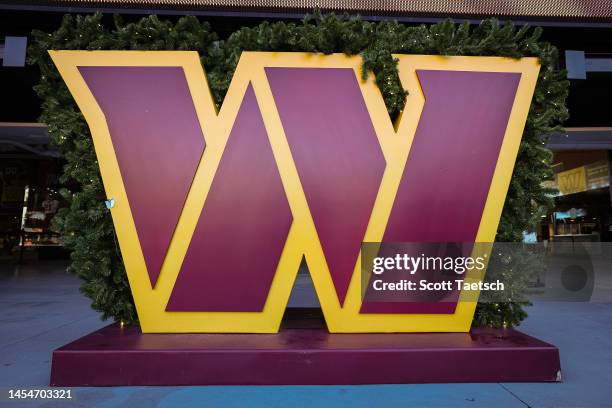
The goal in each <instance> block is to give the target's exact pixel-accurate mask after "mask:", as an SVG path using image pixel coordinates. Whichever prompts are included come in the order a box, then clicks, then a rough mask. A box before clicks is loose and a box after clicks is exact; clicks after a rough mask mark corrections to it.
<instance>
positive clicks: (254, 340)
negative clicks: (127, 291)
mask: <svg viewBox="0 0 612 408" xmlns="http://www.w3.org/2000/svg"><path fill="white" fill-rule="evenodd" d="M284 326H285V327H283V329H282V330H281V331H280V333H278V334H142V333H141V332H140V330H139V329H138V328H134V327H124V328H120V327H118V326H117V325H111V326H107V327H104V328H102V329H100V330H98V331H95V332H93V333H91V334H89V335H87V336H85V337H82V338H80V339H78V340H76V341H74V342H72V343H70V344H67V345H65V346H63V347H61V348H59V349H57V350H55V351H54V352H53V363H52V369H51V385H54V386H111V385H230V384H234V385H239V384H258V385H271V384H383V383H385V384H386V383H388V384H394V383H395V384H397V383H444V382H541V381H559V379H560V362H559V350H558V349H557V348H556V347H555V346H553V345H551V344H548V343H545V342H543V341H540V340H538V339H536V338H533V337H530V336H527V335H525V334H523V333H521V332H519V331H516V330H511V329H507V330H496V329H474V330H472V332H471V333H410V334H329V333H328V332H327V330H326V329H325V328H322V327H321V326H318V327H316V325H313V324H307V325H306V328H303V327H304V325H301V327H302V328H296V327H295V325H291V324H289V325H286V324H285V325H284ZM308 326H310V327H308ZM313 326H314V327H313Z"/></svg>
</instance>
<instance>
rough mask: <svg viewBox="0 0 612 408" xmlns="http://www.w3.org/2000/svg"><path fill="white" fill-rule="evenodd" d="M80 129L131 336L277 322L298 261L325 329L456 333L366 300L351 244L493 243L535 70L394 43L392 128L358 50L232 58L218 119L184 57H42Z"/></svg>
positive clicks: (463, 306) (448, 319)
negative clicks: (122, 277) (133, 314)
mask: <svg viewBox="0 0 612 408" xmlns="http://www.w3.org/2000/svg"><path fill="white" fill-rule="evenodd" d="M51 55H52V57H53V60H54V62H55V63H56V65H57V66H58V68H59V70H60V72H61V75H62V77H63V78H64V80H65V81H66V83H67V84H68V87H69V88H70V91H71V92H72V94H73V95H74V97H75V99H76V101H77V103H78V105H79V107H80V108H81V110H82V112H83V114H84V115H85V117H86V119H87V122H88V123H89V126H90V129H91V131H92V135H93V140H94V144H95V149H96V153H97V156H98V160H99V163H100V169H101V172H102V177H103V180H104V185H105V188H106V192H107V194H108V196H109V197H113V198H114V199H115V201H116V206H115V208H114V209H113V210H112V215H113V220H114V223H115V228H116V230H117V235H118V237H119V243H120V246H121V252H122V254H123V259H124V262H125V265H126V269H127V272H128V277H129V281H130V285H131V288H132V292H133V295H134V299H135V302H136V306H137V309H138V314H139V317H140V321H141V325H142V328H143V331H145V332H275V331H277V330H278V327H279V324H280V321H281V318H282V315H283V312H284V309H285V306H286V304H287V300H288V297H289V294H290V292H291V288H292V285H293V282H294V280H295V276H296V273H297V270H298V267H299V264H300V262H301V260H302V258H303V257H305V259H306V262H307V264H308V267H309V270H310V272H311V275H312V279H313V282H314V285H315V288H316V291H317V295H318V297H319V300H320V302H321V307H322V309H323V312H324V314H325V319H326V321H327V325H328V327H329V329H330V330H331V331H334V332H367V331H384V332H387V331H467V330H468V329H469V326H470V323H471V319H472V316H473V313H474V308H475V303H474V302H473V301H472V302H459V303H458V304H457V305H456V307H454V308H453V309H452V310H450V311H448V313H440V312H439V311H438V312H437V313H435V314H427V313H422V312H421V313H408V312H406V310H405V309H397V310H394V309H393V307H392V306H390V307H387V308H384V310H377V309H375V308H374V309H369V308H363V307H362V305H361V291H360V278H359V270H360V268H359V257H360V251H359V250H360V245H361V243H362V241H371V242H380V241H393V242H415V241H419V242H450V241H452V242H476V241H477V242H491V241H492V240H493V239H494V237H495V231H496V229H497V225H498V222H499V217H500V214H501V210H502V206H503V203H504V199H505V195H506V191H507V189H508V184H509V182H510V177H511V174H512V168H513V166H514V161H515V158H516V154H517V151H518V147H519V144H520V139H521V134H522V130H523V126H524V123H525V119H526V117H527V113H528V109H529V104H530V100H531V96H532V93H533V89H534V86H535V82H536V79H537V73H538V70H539V66H538V64H537V61H536V60H535V59H533V58H524V59H521V60H511V59H505V58H496V57H495V58H494V57H437V56H415V55H398V56H397V57H398V58H399V71H400V77H401V80H402V83H403V85H404V87H405V88H406V89H407V90H408V91H409V93H410V94H409V97H408V101H407V105H406V108H405V111H404V113H403V115H402V117H401V120H400V121H399V123H398V124H397V127H394V126H393V124H392V123H391V121H390V120H389V116H388V115H387V112H386V109H385V106H384V102H383V99H382V97H381V95H380V92H379V91H378V89H377V88H376V85H375V83H374V81H373V79H372V78H370V79H369V80H368V81H366V82H362V81H361V80H360V78H361V73H360V64H361V59H360V58H359V57H346V56H344V55H329V56H321V55H315V54H304V53H255V52H245V53H243V54H242V57H241V59H240V63H239V65H238V68H237V70H236V73H235V75H234V78H233V81H232V84H231V86H230V89H229V91H228V94H227V96H226V98H225V102H224V103H223V107H222V108H221V109H220V111H219V113H217V112H216V109H215V106H214V103H213V101H212V99H211V96H210V92H209V89H208V86H207V82H206V77H205V75H204V72H203V70H202V67H201V65H200V61H199V58H198V55H197V53H195V52H138V51H118V52H116V51H95V52H91V51H55V52H51Z"/></svg>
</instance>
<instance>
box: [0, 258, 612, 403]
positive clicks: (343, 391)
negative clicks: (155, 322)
mask: <svg viewBox="0 0 612 408" xmlns="http://www.w3.org/2000/svg"><path fill="white" fill-rule="evenodd" d="M64 267H65V264H63V263H61V262H46V263H42V262H41V263H35V264H30V265H23V266H19V267H15V266H10V265H0V406H7V407H21V406H43V407H55V406H57V407H63V406H79V407H92V406H95V407H123V406H129V407H131V408H136V407H226V408H231V407H269V408H271V407H288V406H290V407H319V406H321V407H322V406H325V407H327V406H333V407H350V408H359V407H372V406H380V407H473V408H475V407H486V408H491V407H495V408H503V407H555V408H561V407H589V408H590V407H593V408H594V407H612V375H611V374H612V302H610V301H609V300H610V299H608V302H607V303H606V302H598V303H570V302H546V303H540V304H538V305H536V306H534V307H532V308H530V309H529V314H530V317H529V318H528V319H527V320H526V321H525V322H524V324H523V325H522V326H521V330H522V331H524V332H526V333H528V334H531V335H534V336H536V337H538V338H540V339H542V340H545V341H548V342H551V343H553V344H555V345H557V346H558V347H559V348H560V350H561V360H562V362H561V364H562V370H563V382H562V383H553V384H517V383H513V384H425V385H371V386H290V387H287V386H283V387H280V386H270V387H237V386H227V387H108V388H74V389H73V390H72V392H73V399H72V400H70V401H67V400H59V401H41V400H39V401H33V402H24V401H15V400H9V399H8V390H9V389H11V388H41V387H46V386H47V383H48V380H49V369H50V357H51V352H52V350H53V349H55V348H57V347H59V346H61V345H63V344H65V343H67V342H69V341H72V340H74V339H76V338H77V337H80V336H82V335H85V334H87V333H89V332H91V331H92V330H95V329H98V328H100V327H102V326H104V325H106V324H107V323H105V322H102V321H100V319H99V317H98V315H97V314H96V313H95V312H93V311H92V310H91V309H90V308H89V302H88V299H86V298H85V297H84V296H83V295H81V294H80V293H79V291H78V287H79V281H78V280H77V279H76V278H74V277H72V276H69V275H67V274H66V273H65V272H64ZM305 286H306V285H305V284H304V283H303V282H300V283H299V285H298V287H305ZM603 300H604V301H605V299H603ZM294 301H295V299H293V298H292V302H294Z"/></svg>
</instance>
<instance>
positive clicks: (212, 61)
mask: <svg viewBox="0 0 612 408" xmlns="http://www.w3.org/2000/svg"><path fill="white" fill-rule="evenodd" d="M540 34H541V29H539V28H536V29H529V28H527V27H521V28H520V29H517V28H516V27H514V26H513V25H512V24H510V23H508V24H505V25H500V24H499V22H498V21H497V20H495V19H488V20H484V21H483V22H482V23H481V24H480V25H479V26H477V27H474V28H471V27H470V26H469V24H468V23H464V24H461V25H456V24H454V23H452V22H451V21H444V22H441V23H438V24H434V25H429V26H426V25H421V26H414V27H408V26H405V25H402V24H399V23H397V22H391V21H383V22H375V23H373V22H367V21H363V20H361V19H360V18H359V17H349V16H335V15H333V14H332V15H325V16H323V15H321V14H319V13H315V14H314V15H313V16H309V17H307V18H306V19H305V20H303V21H301V22H298V23H294V22H290V23H287V22H276V23H268V22H263V23H261V24H259V25H258V26H256V27H252V28H242V29H240V30H238V31H236V32H234V33H233V34H231V35H230V36H229V38H227V39H225V40H219V38H218V37H217V35H216V34H215V33H214V32H213V31H211V28H210V26H209V24H207V23H202V22H200V21H199V20H198V19H197V18H195V17H183V18H181V19H179V20H178V21H176V22H171V21H164V20H159V19H158V18H157V17H156V16H149V17H146V18H143V19H141V20H139V21H138V22H135V23H130V24H124V23H123V22H122V21H121V20H120V19H119V18H115V24H114V27H112V28H109V27H107V26H105V25H104V24H103V19H102V15H100V14H96V15H91V16H73V15H66V16H65V17H64V20H63V22H62V24H61V26H60V28H59V29H58V30H57V31H55V32H54V33H44V32H40V31H35V32H34V33H33V37H34V41H33V44H32V45H31V46H30V49H29V63H30V64H33V65H37V66H38V67H39V68H40V71H41V78H40V83H39V84H38V85H37V86H36V87H35V90H36V92H37V93H38V95H39V96H40V98H41V99H42V101H43V105H42V106H43V114H42V116H41V118H40V120H41V121H43V122H45V123H47V124H48V125H49V133H50V135H51V137H52V141H53V143H54V144H55V145H56V146H57V147H58V148H59V149H60V151H61V153H62V155H63V157H64V158H65V160H66V165H65V167H64V172H63V175H62V179H61V181H62V183H64V185H65V186H66V187H65V188H63V189H62V195H63V196H64V198H65V199H66V201H67V202H68V204H69V206H68V208H66V209H63V210H61V211H60V212H59V214H58V215H57V216H56V217H55V220H54V228H55V229H56V230H57V231H58V232H60V233H61V236H62V242H63V245H64V246H65V247H66V248H69V249H70V250H72V262H71V265H70V267H69V270H70V272H72V273H74V274H76V275H78V276H79V277H81V278H82V279H83V281H84V283H83V285H82V288H81V289H82V291H83V292H84V293H85V294H86V295H87V296H89V297H90V298H91V299H92V307H93V308H94V309H95V310H97V311H100V312H102V317H103V318H105V319H106V318H109V317H112V318H114V319H115V320H117V321H123V322H126V323H136V322H137V315H136V310H135V307H134V301H133V299H132V295H131V292H130V289H129V285H128V281H127V277H126V273H125V269H124V266H123V262H122V260H121V255H120V253H119V250H118V248H117V243H116V240H115V235H114V230H113V225H112V221H111V217H110V215H109V212H108V210H107V209H106V208H105V206H104V199H105V194H104V190H103V186H102V182H101V178H100V173H99V170H98V163H97V160H96V156H95V153H94V150H93V146H92V140H91V137H90V134H89V129H88V127H87V124H86V123H85V120H84V119H83V116H82V114H81V113H80V111H79V109H78V108H77V106H76V104H75V103H74V100H73V98H72V96H71V95H70V93H69V92H68V89H67V88H66V86H65V85H64V82H63V81H62V80H61V78H60V76H59V74H58V72H57V70H56V69H55V67H54V65H53V64H52V62H51V60H50V58H49V55H48V53H47V50H51V49H82V50H196V51H198V52H199V54H200V57H201V61H202V65H203V66H204V67H205V69H206V73H207V75H208V81H209V85H210V88H211V90H212V93H213V97H214V100H215V103H216V104H217V105H218V106H220V105H221V103H222V101H223V97H224V95H225V93H226V91H227V88H228V86H229V83H230V80H231V78H232V75H233V73H234V69H235V68H236V64H237V63H238V60H239V58H240V55H241V53H242V51H243V50H249V51H308V52H319V53H326V54H327V53H332V52H340V53H346V54H349V55H355V54H360V55H361V56H362V58H363V75H364V76H366V75H367V74H368V72H372V73H373V74H374V75H375V78H376V82H377V84H378V86H379V88H380V90H381V92H382V95H383V97H384V100H385V103H386V106H387V109H388V111H389V114H390V116H391V117H392V118H395V117H397V115H398V114H399V113H400V112H401V110H402V109H403V106H404V102H405V98H406V91H405V90H404V89H403V88H402V86H401V84H400V81H399V78H398V74H397V62H396V60H394V58H393V56H392V54H393V53H403V54H441V55H494V56H507V57H514V58H518V57H523V56H535V57H538V58H539V59H540V62H541V64H542V67H541V71H540V75H539V79H538V83H537V86H536V90H535V95H534V98H533V102H532V104H531V108H530V111H529V117H528V118H527V123H526V126H525V132H524V134H523V140H522V143H521V147H520V151H519V155H518V160H517V163H516V166H515V170H514V174H513V178H512V182H511V185H510V190H509V192H508V196H507V199H506V203H505V206H504V211H503V215H502V219H501V223H500V226H499V230H498V233H497V240H498V241H520V240H521V239H522V234H523V231H530V230H533V228H534V226H535V225H536V224H537V222H539V220H540V217H541V215H542V214H545V212H546V210H547V208H548V207H549V206H550V204H551V199H550V197H549V195H548V194H549V193H550V191H547V190H546V189H544V188H543V187H542V181H544V180H546V179H549V178H551V177H552V170H551V167H550V161H551V153H550V151H548V150H547V149H545V147H544V146H543V144H544V143H543V142H542V135H545V134H548V133H550V132H551V131H554V130H558V129H557V127H556V126H557V125H559V124H560V123H561V122H562V121H563V120H565V119H566V117H567V110H566V107H565V99H566V96H567V90H568V83H567V81H566V80H564V77H565V76H564V73H563V72H559V71H555V64H556V60H557V50H556V49H555V47H553V46H551V45H550V44H548V43H545V42H540V41H539V37H540ZM513 284H516V285H521V284H524V282H520V281H519V280H518V279H517V280H516V282H513ZM526 304H528V302H526V301H516V302H511V303H503V304H479V305H478V309H477V311H476V316H475V319H474V324H476V325H480V326H482V325H491V326H495V327H500V326H513V325H518V324H519V323H520V321H521V320H522V319H524V318H525V317H526V313H525V312H524V310H523V306H525V305H526Z"/></svg>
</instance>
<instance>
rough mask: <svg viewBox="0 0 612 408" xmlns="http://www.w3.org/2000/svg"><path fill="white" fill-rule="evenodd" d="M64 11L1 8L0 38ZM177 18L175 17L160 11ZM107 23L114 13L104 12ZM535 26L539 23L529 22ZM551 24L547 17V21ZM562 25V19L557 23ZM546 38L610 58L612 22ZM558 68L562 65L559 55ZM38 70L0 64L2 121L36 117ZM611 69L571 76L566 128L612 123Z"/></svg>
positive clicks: (238, 21)
mask: <svg viewBox="0 0 612 408" xmlns="http://www.w3.org/2000/svg"><path fill="white" fill-rule="evenodd" d="M63 14H64V12H57V11H21V10H3V9H0V41H2V40H3V39H4V37H5V36H6V35H18V36H28V35H29V34H30V32H31V31H32V30H33V29H39V30H44V31H53V30H55V29H56V28H57V27H59V25H60V23H61V19H62V16H63ZM142 16H143V15H139V14H124V15H123V17H124V20H125V21H132V20H136V19H139V18H141V17H142ZM163 17H164V18H169V19H178V18H179V16H176V15H168V16H163ZM105 18H107V19H108V23H109V25H112V15H111V14H106V15H105ZM200 18H201V19H203V20H206V21H209V22H210V23H211V25H212V27H213V29H214V30H215V31H216V32H217V33H218V34H219V35H220V36H221V37H222V38H225V37H227V36H228V35H229V34H230V33H231V32H232V31H234V30H236V29H237V28H239V27H241V26H245V25H248V26H252V25H256V24H258V23H259V22H261V21H263V20H264V19H267V20H274V18H270V17H246V16H231V17H223V16H203V17H200ZM531 24H532V25H538V23H537V22H534V23H531ZM546 24H547V25H549V24H551V23H550V22H547V23H546ZM560 24H561V23H560ZM544 39H545V40H546V41H549V42H551V43H552V44H554V45H555V46H557V47H558V48H559V50H560V54H561V56H562V57H563V51H564V50H566V49H569V50H583V51H585V52H586V55H587V57H596V56H599V57H607V58H612V23H610V24H607V25H606V24H584V25H580V24H577V23H571V24H566V25H565V26H546V27H545V28H544ZM560 67H564V61H563V59H562V60H561V61H560ZM38 76H39V72H37V70H36V69H35V68H33V67H25V68H9V67H1V66H0V122H35V121H36V120H37V117H38V115H39V114H40V101H39V100H38V98H37V97H36V95H35V93H34V91H33V89H32V87H33V86H34V84H36V82H37V78H38ZM611 95H612V72H609V73H587V79H586V80H572V81H571V87H570V96H569V100H568V107H569V110H570V119H569V120H568V121H567V123H566V126H568V127H583V126H612V102H611V98H612V96H611Z"/></svg>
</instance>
